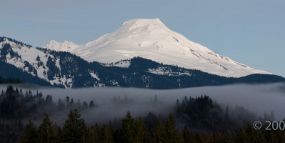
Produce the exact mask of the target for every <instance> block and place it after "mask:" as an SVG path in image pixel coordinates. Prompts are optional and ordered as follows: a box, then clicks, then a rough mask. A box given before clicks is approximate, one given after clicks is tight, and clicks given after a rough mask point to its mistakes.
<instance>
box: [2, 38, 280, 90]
mask: <svg viewBox="0 0 285 143" xmlns="http://www.w3.org/2000/svg"><path fill="white" fill-rule="evenodd" d="M31 54H33V55H31ZM0 67H1V69H0V77H4V78H12V79H19V80H20V81H21V82H25V83H32V84H37V85H43V86H52V87H61V88H83V87H105V86H107V87H137V88H152V89H175V88H188V87H200V86H214V85H226V84H235V83H249V84H256V83H257V84H260V83H275V82H284V81H285V79H284V78H283V77H280V76H277V75H272V74H269V75H268V74H252V75H249V76H245V77H241V78H232V77H223V76H218V75H215V74H210V73H206V72H203V71H200V70H193V69H187V68H181V67H179V66H173V65H166V64H163V63H158V62H156V61H153V60H150V59H145V58H142V57H133V58H131V59H126V60H121V61H118V62H115V63H109V64H106V63H101V62H97V61H94V62H88V61H86V60H84V59H83V58H81V57H79V56H77V55H75V54H72V53H69V52H62V51H53V50H50V49H45V48H38V47H37V48H35V47H32V46H29V45H27V44H24V43H22V42H19V41H16V40H13V39H11V38H5V37H2V38H1V37H0Z"/></svg>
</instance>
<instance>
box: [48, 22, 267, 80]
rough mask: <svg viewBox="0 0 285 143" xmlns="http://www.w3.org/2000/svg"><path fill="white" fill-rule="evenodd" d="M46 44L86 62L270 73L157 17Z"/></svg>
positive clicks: (237, 73)
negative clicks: (77, 40)
mask: <svg viewBox="0 0 285 143" xmlns="http://www.w3.org/2000/svg"><path fill="white" fill-rule="evenodd" d="M46 47H47V48H48V49H52V50H57V51H68V52H71V53H73V54H75V55H78V56H80V57H82V58H83V59H85V60H87V61H89V62H93V61H98V62H101V63H116V62H118V61H121V60H126V59H132V58H134V57H142V58H145V59H150V60H153V61H155V62H158V63H163V64H168V65H177V66H179V67H184V68H187V69H194V70H201V71H203V72H207V73H211V74H216V75H220V76H224V77H243V76H247V75H251V74H270V73H269V72H266V71H262V70H257V69H254V68H251V67H249V66H247V65H244V64H241V63H239V62H236V61H234V60H232V59H230V58H229V57H225V56H221V55H219V54H216V53H215V52H213V51H212V50H210V49H208V48H206V47H204V46H202V45H200V44H198V43H195V42H192V41H190V40H188V39H187V38H186V37H184V36H183V35H181V34H179V33H176V32H174V31H172V30H170V29H169V28H168V27H167V26H166V25H165V24H163V23H162V22H161V21H160V20H159V19H135V20H130V21H127V22H125V23H123V25H122V26H121V27H120V28H119V29H118V30H117V31H115V32H113V33H109V34H106V35H104V36H102V37H99V38H98V39H96V40H94V41H91V42H88V43H87V44H83V45H77V44H74V43H72V42H64V43H59V42H55V41H54V40H53V41H51V42H50V43H48V44H47V46H46Z"/></svg>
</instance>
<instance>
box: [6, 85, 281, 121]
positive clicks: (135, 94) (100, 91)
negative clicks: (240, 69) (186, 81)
mask: <svg viewBox="0 0 285 143" xmlns="http://www.w3.org/2000/svg"><path fill="white" fill-rule="evenodd" d="M18 86H19V85H18ZM284 87H285V84H284V83H283V84H281V83H280V84H264V85H228V86H215V87H199V88H186V89H174V90H151V89H137V88H107V87H105V88H82V89H58V88H42V87H34V88H29V87H27V86H21V85H20V86H19V88H24V90H25V89H31V90H32V91H36V90H38V91H40V92H42V93H43V94H44V95H52V97H53V100H54V101H57V100H58V99H59V98H61V99H63V100H64V99H65V98H66V96H69V97H71V98H73V99H74V101H75V102H76V101H77V100H80V101H90V100H94V101H95V104H96V106H97V107H96V108H94V109H92V110H87V111H84V112H83V113H82V116H83V118H84V119H85V120H86V121H87V122H106V121H111V120H116V119H121V118H122V117H123V116H125V115H126V113H127V112H128V111H130V112H131V114H132V115H133V116H145V115H146V114H147V113H149V112H152V113H155V114H158V115H161V116H164V115H168V114H169V113H172V112H173V110H174V109H175V108H174V107H175V103H176V100H177V99H182V98H184V97H185V96H191V97H198V96H201V95H207V96H209V97H210V98H212V99H213V100H215V101H216V102H218V103H219V104H221V105H225V106H229V107H231V108H235V107H236V106H239V107H243V108H245V109H248V110H249V111H251V112H253V113H255V114H256V115H258V116H263V115H264V113H272V112H273V113H274V116H275V119H283V118H284V117H285V110H284V109H285V92H284ZM5 88H6V85H2V86H0V89H1V90H5ZM51 117H52V118H54V119H55V120H56V121H58V122H60V121H63V120H64V119H65V118H66V114H62V113H53V115H51Z"/></svg>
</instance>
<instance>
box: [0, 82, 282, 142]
mask: <svg viewBox="0 0 285 143" xmlns="http://www.w3.org/2000/svg"><path fill="white" fill-rule="evenodd" d="M173 104H175V106H174V108H175V109H174V110H173V111H165V112H169V113H168V116H164V115H157V114H154V113H148V114H146V115H145V116H141V117H134V116H132V114H131V113H130V112H128V113H126V115H125V117H124V118H122V119H120V120H110V121H106V122H105V123H104V124H103V123H100V124H97V123H92V124H91V123H87V122H85V119H84V118H83V117H81V115H80V114H81V113H82V112H84V111H87V110H91V109H92V110H95V111H96V108H97V105H96V103H95V102H94V101H92V100H91V101H79V100H78V101H74V100H73V99H72V98H69V97H65V98H64V100H63V99H58V100H57V101H54V99H53V98H52V96H50V95H46V96H44V95H43V94H42V93H40V92H36V93H33V92H31V91H23V90H21V89H17V88H14V87H12V86H9V87H7V89H6V91H2V92H1V96H0V142H1V143H18V142H19V143H282V142H285V132H284V131H265V129H261V130H254V129H253V127H252V122H253V121H254V120H256V119H259V120H266V119H268V118H271V117H270V116H266V117H262V118H260V117H256V116H255V115H254V114H252V113H250V112H249V111H247V110H245V109H243V108H238V109H230V108H229V107H223V106H221V105H219V104H218V103H216V102H215V101H213V100H212V99H211V98H209V97H208V96H206V95H203V96H200V97H197V98H191V97H185V98H183V99H177V101H176V102H174V103H173ZM55 112H68V115H67V117H66V119H65V121H64V122H63V123H62V124H59V123H57V122H56V121H53V120H52V119H51V117H50V116H51V115H52V114H54V113H55ZM110 112H116V111H110ZM91 116H92V115H91Z"/></svg>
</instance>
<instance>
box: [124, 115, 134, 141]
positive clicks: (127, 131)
mask: <svg viewBox="0 0 285 143" xmlns="http://www.w3.org/2000/svg"><path fill="white" fill-rule="evenodd" d="M121 133H122V139H123V142H124V143H134V142H135V138H136V137H135V130H134V119H133V117H132V116H131V113H130V112H128V113H127V115H126V117H125V118H124V119H123V120H122V131H121Z"/></svg>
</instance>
